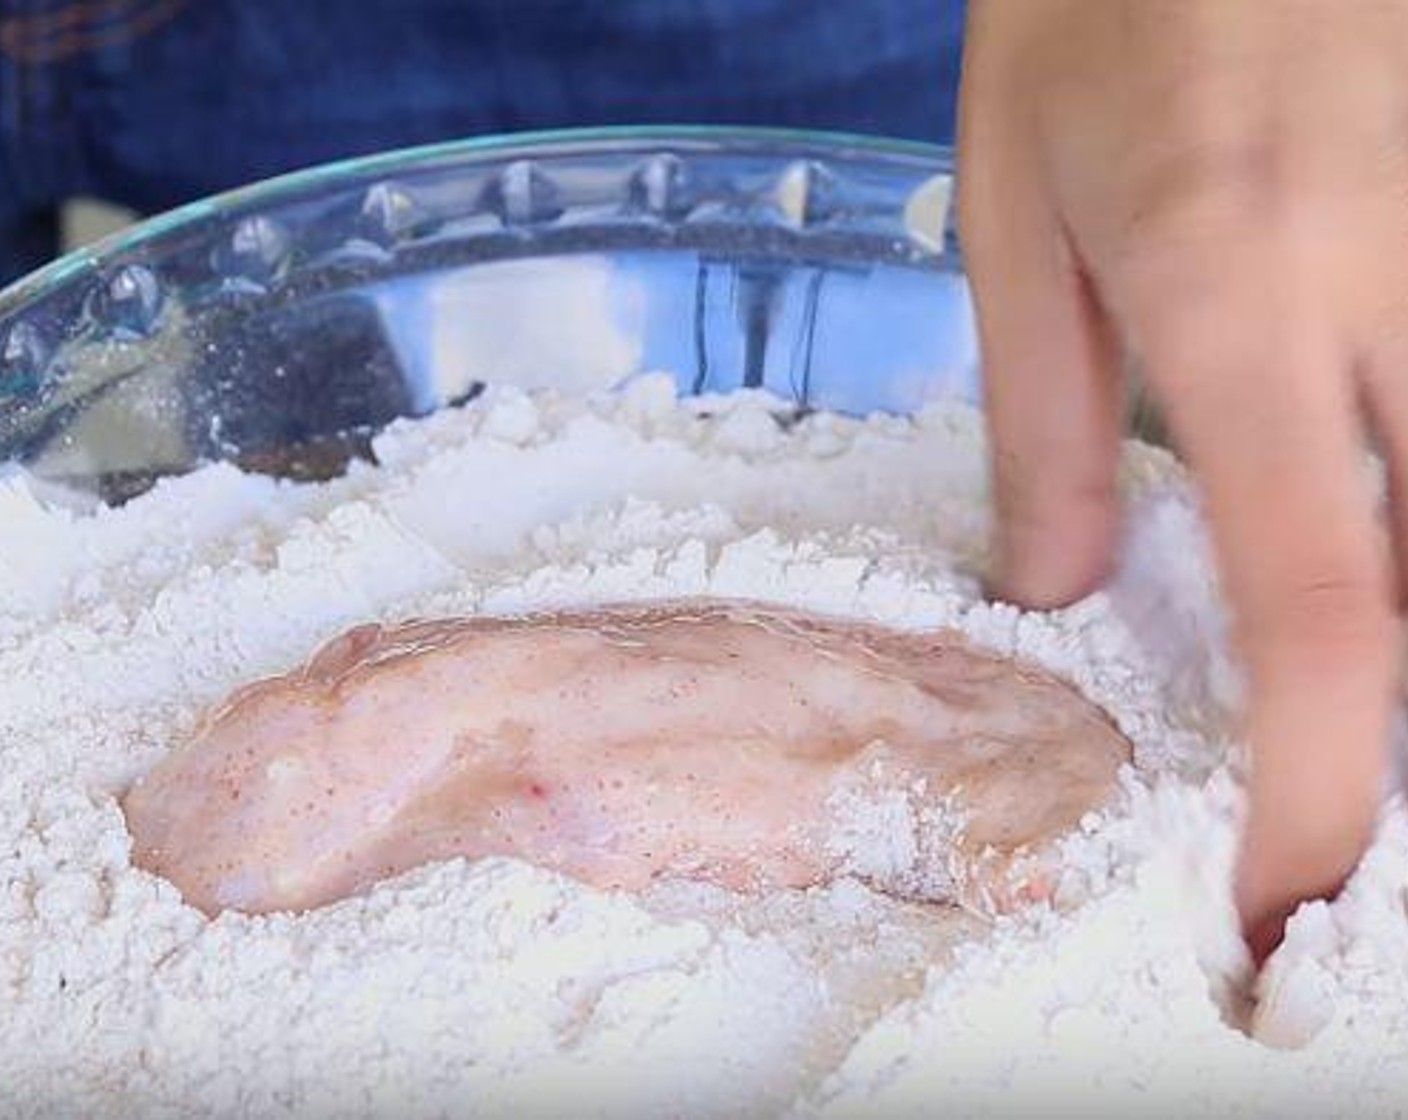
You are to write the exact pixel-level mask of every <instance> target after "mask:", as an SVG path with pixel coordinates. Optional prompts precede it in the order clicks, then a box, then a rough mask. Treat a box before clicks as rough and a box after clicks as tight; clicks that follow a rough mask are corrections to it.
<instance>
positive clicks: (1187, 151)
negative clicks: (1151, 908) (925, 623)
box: [962, 0, 1408, 955]
mask: <svg viewBox="0 0 1408 1120" xmlns="http://www.w3.org/2000/svg"><path fill="white" fill-rule="evenodd" d="M1351 7H1353V11H1352V12H1346V11H1344V10H1342V8H1341V7H1340V6H1336V5H1316V4H1298V5H1264V4H1228V3H1225V2H1220V0H1179V2H1177V3H1153V2H1151V0H1109V2H1107V3H1100V4H1092V3H1089V2H1088V0H1049V2H1047V3H1041V4H1034V3H1029V2H1027V0H976V2H975V3H974V4H973V5H972V7H971V8H970V39H969V43H968V48H967V55H966V58H965V77H964V96H965V98H966V99H967V104H965V105H964V108H963V124H964V137H963V151H962V156H963V160H964V176H965V178H966V180H967V182H966V184H965V185H964V186H963V200H964V202H965V205H966V209H965V222H964V231H965V237H966V241H965V250H966V252H967V254H968V257H969V259H970V261H971V263H972V268H973V273H974V290H975V294H976V297H977V300H978V304H979V319H980V324H981V331H982V340H983V346H984V360H985V365H986V372H987V377H988V387H989V395H990V407H991V409H992V425H993V432H994V437H995V445H996V446H995V455H996V476H997V482H998V492H997V499H998V505H999V514H1000V517H999V520H1000V521H1001V524H1002V530H1003V538H1002V544H1003V547H1002V550H1001V551H1002V559H1003V565H1004V566H1003V572H1002V581H1001V582H1002V585H1001V586H1000V588H999V589H1000V590H1003V591H1007V592H1008V593H1010V594H1012V595H1013V596H1014V597H1016V598H1018V599H1019V600H1021V601H1023V602H1026V603H1028V604H1033V605H1041V606H1050V605H1053V604H1055V603H1059V602H1062V601H1064V600H1065V599H1067V598H1069V597H1071V596H1072V595H1075V594H1078V593H1079V592H1080V591H1082V590H1086V589H1087V588H1086V586H1085V582H1086V580H1088V579H1091V578H1093V577H1094V576H1096V575H1097V574H1098V572H1099V565H1098V564H1097V563H1095V562H1094V557H1095V556H1097V555H1098V549H1095V548H1093V547H1092V543H1091V542H1093V541H1094V540H1095V539H1096V538H1097V537H1098V536H1099V532H1098V531H1097V529H1098V528H1099V527H1101V526H1107V525H1108V524H1109V520H1108V514H1107V512H1105V511H1106V510H1107V508H1108V505H1109V503H1108V495H1109V490H1108V481H1107V480H1108V472H1107V470H1106V464H1107V463H1108V462H1109V461H1110V459H1111V457H1112V452H1111V450H1110V447H1109V442H1108V431H1107V428H1106V424H1108V423H1109V419H1110V418H1111V417H1112V416H1114V415H1115V413H1114V411H1113V410H1112V409H1110V408H1109V407H1108V405H1107V404H1106V403H1105V402H1106V401H1107V400H1108V398H1107V397H1106V396H1105V395H1104V390H1103V389H1097V388H1096V387H1098V386H1104V385H1105V384H1107V382H1108V372H1107V371H1108V370H1109V369H1110V368H1111V363H1110V362H1109V360H1108V356H1107V352H1106V347H1105V346H1104V345H1102V344H1101V343H1100V342H1099V340H1100V339H1101V338H1103V337H1108V335H1109V333H1110V332H1109V331H1107V330H1106V329H1105V327H1104V325H1103V320H1101V319H1100V318H1099V317H1098V316H1097V315H1096V314H1095V311H1094V308H1095V307H1096V306H1097V303H1098V307H1099V308H1101V309H1102V310H1103V312H1104V314H1105V316H1107V317H1108V322H1109V323H1110V324H1112V325H1113V327H1114V331H1115V333H1116V334H1117V337H1118V339H1119V341H1120V343H1121V345H1122V346H1123V347H1124V348H1125V349H1126V350H1127V351H1128V352H1129V353H1130V355H1131V356H1132V357H1133V358H1134V359H1135V360H1137V361H1139V362H1140V364H1141V366H1142V367H1143V368H1144V369H1145V371H1146V374H1147V376H1148V379H1149V382H1150V384H1151V387H1152V389H1153V390H1154V393H1155V395H1156V396H1157V397H1158V398H1159V401H1160V403H1161V405H1162V406H1163V408H1164V410H1165V412H1166V413H1167V415H1168V419H1169V421H1170V424H1171V427H1172V430H1173V433H1174V436H1175V439H1176V442H1177V444H1178V446H1179V448H1180V450H1182V451H1183V452H1184V453H1185V454H1186V456H1187V458H1188V459H1189V460H1190V462H1191V464H1192V466H1193V468H1194V471H1195V473H1196V475H1197V476H1198V480H1199V482H1200V483H1201V486H1202V489H1203V491H1204V493H1205V495H1206V498H1207V506H1208V512H1209V514H1210V516H1211V520H1212V523H1213V530H1214V537H1215V541H1216V545H1217V549H1218V552H1219V558H1220V562H1221V567H1222V572H1223V575H1224V577H1225V582H1226V588H1227V592H1228V599H1229V601H1230V604H1231V607H1232V612H1233V615H1234V618H1235V622H1236V626H1237V633H1238V637H1239V639H1240V641H1239V644H1240V648H1241V652H1242V654H1243V658H1244V660H1245V663H1246V667H1247V670H1248V676H1249V680H1250V685H1251V690H1250V698H1249V699H1250V704H1249V709H1248V728H1247V731H1248V740H1249V742H1250V745H1251V748H1252V752H1253V756H1254V757H1253V765H1252V767H1251V777H1250V789H1249V792H1250V805H1251V808H1250V819H1249V822H1248V828H1247V832H1246V837H1245V847H1244V857H1243V860H1242V865H1241V873H1240V882H1239V901H1240V907H1241V911H1242V917H1243V921H1244V923H1245V927H1246V932H1247V935H1248V938H1249V941H1250V942H1251V946H1252V948H1253V949H1254V950H1256V951H1257V952H1258V954H1259V955H1264V954H1265V952H1266V951H1268V949H1269V948H1270V947H1271V946H1272V945H1274V944H1275V942H1276V941H1278V940H1279V937H1280V931H1281V927H1282V925H1283V920H1284V918H1285V916H1286V914H1287V913H1289V912H1290V910H1291V909H1293V908H1294V907H1295V906H1296V905H1297V903H1299V902H1300V901H1302V900H1304V899H1306V898H1310V897H1324V896H1326V895H1330V894H1333V893H1335V892H1336V891H1337V890H1338V889H1339V887H1340V885H1341V884H1342V883H1343V882H1344V880H1345V878H1346V877H1347V875H1348V874H1349V873H1350V871H1351V870H1352V869H1353V867H1354V865H1355V863H1356V861H1357V860H1358V858H1359V855H1360V854H1361V853H1362V852H1363V850H1364V848H1365V845H1366V844H1367V842H1368V839H1369V837H1370V834H1371V831H1372V828H1373V825H1374V821H1375V817H1376V809H1377V804H1378V798H1379V793H1380V788H1381V786H1380V783H1381V780H1382V776H1383V773H1384V770H1385V763H1386V757H1387V749H1386V744H1387V738H1388V722H1389V714H1390V711H1391V708H1392V704H1393V701H1394V696H1395V690H1394V679H1395V668H1396V652H1395V645H1396V642H1395V623H1394V617H1393V612H1394V605H1395V602H1394V584H1395V582H1396V581H1395V580H1394V579H1393V578H1392V577H1391V574H1390V573H1391V570H1392V565H1391V563H1390V561H1389V551H1390V550H1389V547H1388V540H1387V536H1386V534H1385V533H1384V532H1383V529H1382V526H1381V524H1380V522H1379V520H1378V518H1377V516H1376V511H1375V510H1374V508H1373V499H1372V493H1371V489H1370V487H1369V486H1368V484H1367V480H1366V478H1365V477H1364V472H1363V470H1362V464H1363V460H1362V456H1363V448H1364V442H1365V438H1364V437H1365V430H1364V425H1363V423H1362V420H1361V411H1360V409H1361V403H1362V402H1361V393H1362V389H1363V383H1362V381H1361V375H1362V374H1363V372H1364V371H1365V367H1366V366H1367V367H1368V373H1369V375H1370V384H1369V386H1368V389H1369V391H1368V393H1367V394H1363V395H1367V396H1368V398H1369V404H1370V407H1371V411H1372V412H1373V413H1374V420H1375V421H1376V422H1377V423H1378V424H1380V425H1381V427H1382V429H1383V436H1384V440H1383V442H1384V444H1385V446H1386V447H1387V448H1388V450H1389V455H1390V460H1391V470H1390V477H1391V490H1392V491H1393V494H1394V495H1395V497H1396V499H1397V500H1398V506H1399V513H1398V515H1397V517H1396V521H1397V523H1398V525H1399V526H1400V536H1408V526H1405V525H1404V518H1405V516H1408V515H1405V514H1404V513H1403V511H1402V506H1403V495H1404V493H1405V491H1408V484H1405V480H1408V469H1405V465H1408V405H1405V399H1408V391H1405V390H1404V389H1402V388H1401V386H1402V384H1403V376H1404V374H1403V373H1402V372H1401V370H1400V371H1398V372H1396V373H1393V374H1388V373H1386V372H1385V369H1384V367H1385V365H1386V364H1387V365H1392V364H1393V363H1394V362H1395V361H1396V360H1397V359H1395V358H1393V357H1391V356H1390V357H1388V358H1387V359H1385V358H1383V357H1380V356H1379V354H1380V352H1381V351H1392V350H1394V349H1395V347H1396V348H1397V349H1398V350H1399V351H1400V352H1401V351H1402V350H1403V347H1402V346H1401V345H1400V344H1399V343H1398V342H1397V341H1395V340H1397V339H1401V338H1403V337H1404V336H1405V335H1404V332H1403V331H1401V330H1397V329H1394V328H1392V327H1390V329H1388V330H1387V331H1384V330H1383V329H1382V324H1383V323H1384V322H1388V323H1390V324H1392V323H1397V322H1401V321H1402V319H1403V317H1404V316H1403V311H1402V309H1403V308H1404V307H1405V306H1408V276H1405V270H1404V269H1403V268H1402V267H1401V266H1400V265H1399V263H1398V262H1399V261H1400V260H1401V259H1402V258H1403V252H1402V248H1403V246H1404V244H1405V238H1408V222H1406V221H1405V219H1404V218H1403V216H1402V215H1403V212H1404V208H1403V199H1404V197H1405V191H1408V139H1405V133H1404V130H1403V106H1404V105H1405V104H1408V6H1405V5H1402V4H1377V5H1370V4H1361V5H1353V6H1351ZM1067 246H1068V247H1069V252H1063V251H1062V250H1063V248H1064V247H1067ZM1080 277H1087V278H1089V283H1088V284H1086V283H1084V282H1082V281H1080V280H1078V279H1077V278H1080ZM1092 290H1093V291H1094V293H1095V297H1096V298H1092V296H1091V295H1090V292H1091V291H1092ZM1093 402H1099V403H1093ZM1058 521H1059V524H1057V523H1056V522H1058ZM1404 566H1405V569H1408V561H1405V565H1404Z"/></svg>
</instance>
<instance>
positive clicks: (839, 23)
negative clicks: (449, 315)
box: [0, 0, 964, 282]
mask: <svg viewBox="0 0 1408 1120" xmlns="http://www.w3.org/2000/svg"><path fill="white" fill-rule="evenodd" d="M963 15H964V3H963V0H0V282H3V281H4V280H5V279H7V278H12V277H14V276H15V275H18V274H19V273H21V272H22V271H25V270H27V269H28V268H30V267H33V266H34V265H36V264H38V263H40V262H41V261H42V260H43V259H44V257H46V256H47V255H49V254H50V253H51V252H52V250H53V247H54V246H53V217H52V215H53V212H54V207H55V206H56V204H57V203H59V202H61V201H62V200H63V199H65V198H67V197H70V196H72V195H75V194H80V193H83V194H91V195H96V196H98V197H101V198H106V199H109V200H112V201H115V202H120V203H123V204H126V205H129V206H132V207H135V208H136V209H138V210H141V211H152V210H157V209H164V208H166V207H169V206H173V205H176V204H178V203H181V202H184V201H187V200H189V199H191V198H193V197H197V196H199V195H202V194H207V193H209V192H211V191H214V190H219V189H224V188H227V187H230V186H234V185H236V184H239V183H243V182H248V181H250V180H252V179H257V178H262V177H264V176H267V175H272V174H276V173H278V172H281V171H286V170H289V169H291V168H295V167H300V166H305V165H308V164H312V163H317V162H321V161H324V160H328V159H334V158H340V157H345V156H350V155H356V154H360V153H365V152H371V151H376V150H378V149H384V148H392V147H401V146H404V145H408V144H417V143H422V142H428V141H433V140H443V139H447V138H451V137H459V136H469V135H474V134H481V133H487V132H499V131H505V130H513V129H528V128H556V127H566V126H572V125H603V124H636V123H671V124H693V123H727V124H768V125H779V126H798V127H815V128H836V129H846V130H851V131H859V132H874V133H884V134H889V135H895V136H905V137H912V138H917V139H926V140H934V141H948V140H951V138H952V133H953V121H954V101H955V97H956V91H957V83H958V68H959V51H960V43H961V36H962V24H963Z"/></svg>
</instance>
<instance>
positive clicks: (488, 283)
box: [0, 128, 978, 501]
mask: <svg viewBox="0 0 1408 1120" xmlns="http://www.w3.org/2000/svg"><path fill="white" fill-rule="evenodd" d="M951 186H952V160H951V157H950V154H949V153H948V152H947V151H945V150H942V149H938V148H933V147H929V146H926V145H920V144H913V143H906V142H899V141H890V140H880V139H873V138H866V137H856V136H845V135H835V134H825V133H806V132H790V131H788V132H781V131H770V130H755V129H712V128H708V129H683V128H678V129H610V130H601V131H577V132H560V133H545V134H525V135H521V136H507V137H496V138H489V139H481V140H470V141H463V142H456V143H449V144H442V145H436V146H432V147H428V148H418V149H411V150H408V151H404V152H392V153H388V154H385V155H377V156H372V157H368V158H364V159H358V160H352V161H348V162H344V163H338V164H332V165H328V166H324V167H319V168H314V169H311V170H308V171H304V172H299V173H296V174H293V175H288V176H284V177H282V178H279V179H274V180H270V181H268V182H265V183H260V184H256V185H254V186H251V187H247V188H245V189H242V190H237V191H234V192H231V193H229V194H225V195H221V196H218V197H215V198H212V199H209V200H206V201H202V202H197V203H194V204H192V205H189V206H186V207H183V208H182V209H180V210H176V211H173V212H172V213H170V214H166V215H163V216H161V217H157V218H153V219H151V220H149V221H147V222H144V223H142V224H140V225H138V226H135V227H133V228H132V229H131V230H130V231H127V232H125V233H122V234H119V235H118V236H116V237H114V238H110V239H108V240H107V241H105V242H102V243H100V244H99V245H97V246H95V247H93V248H92V249H89V250H82V251H79V252H76V253H73V254H70V255H69V256H67V257H65V258H63V259H61V260H59V261H57V262H55V263H54V264H53V265H50V266H49V267H47V268H45V269H42V270H41V271H39V272H36V273H34V274H32V275H31V276H29V277H27V278H25V279H24V280H21V281H20V282H19V283H17V284H15V285H13V286H12V287H10V288H9V289H7V290H6V291H4V292H3V293H0V463H5V462H18V463H22V464H24V465H25V466H26V467H27V468H28V469H29V470H31V471H33V472H34V473H35V474H37V475H39V476H40V477H43V478H46V479H51V480H54V481H61V482H64V483H66V484H68V485H70V486H77V487H81V488H83V489H87V490H92V491H96V492H97V493H99V494H101V495H102V496H103V497H104V498H105V499H107V500H110V501H116V500H121V499H123V498H125V497H128V496H130V495H131V494H134V493H138V492H140V491H141V490H143V489H145V488H146V487H147V486H149V485H150V484H151V483H152V482H153V481H154V480H155V479H157V478H159V477H161V476H163V475H168V474H175V473H180V472H183V471H186V470H189V469H191V468H192V467H194V466H197V465H199V464H200V463H203V462H209V461H212V460H221V459H224V460H232V461H235V462H238V463H240V464H241V465H242V466H244V467H246V468H247V469H255V470H265V471H269V472H271V473H277V474H281V475H286V476H289V477H327V476H330V475H332V474H335V473H337V472H338V471H339V470H340V469H341V468H342V467H343V466H345V464H346V462H347V460H348V458H349V457H351V456H357V455H365V454H367V453H368V447H369V441H370V436H371V434H373V433H374V432H375V431H376V430H377V429H379V428H380V427H381V426H383V425H385V424H386V423H388V422H389V421H391V420H392V419H394V418H396V417H400V416H415V415H422V414H425V413H428V412H431V411H434V410H435V409H438V408H443V407H446V406H451V405H455V404H458V403H462V402H464V401H466V400H468V399H470V398H472V397H473V396H475V395H476V394H477V393H478V392H480V391H481V390H482V388H483V387H484V386H485V385H486V384H493V383H506V384H514V385H520V386H524V387H532V388H540V387H554V388H557V389H560V390H563V391H567V392H593V391H599V390H602V389H608V388H611V387H613V386H616V385H619V384H621V383H623V382H625V381H627V380H628V379H630V378H632V377H634V376H637V375H639V374H642V373H645V372H652V371H665V372H669V373H671V374H672V375H673V376H675V377H676V379H677V381H678V383H679V386H680V388H681V390H682V391H683V392H685V393H706V392H726V391H730V390H734V389H739V388H765V389H768V390H770V391H772V392H773V393H775V394H777V395H778V396H780V397H782V398H783V399H784V400H786V401H788V402H790V405H791V407H795V408H797V409H800V410H806V409H831V410H835V411H840V412H846V413H853V414H863V413H868V412H872V411H888V412H899V413H904V412H911V411H914V410H915V409H917V408H919V407H920V406H921V405H922V404H923V403H924V402H925V401H928V400H930V399H933V398H935V397H939V396H957V397H960V398H963V399H967V400H971V401H976V400H977V398H978V380H977V344H976V338H975V332H974V327H973V320H972V313H971V307H970V304H969V298H968V289H967V284H966V281H965V279H964V276H963V269H962V262H961V259H960V256H959V253H958V248H957V242H956V239H955V237H954V233H953V228H952V222H951V215H950V206H949V199H950V195H951Z"/></svg>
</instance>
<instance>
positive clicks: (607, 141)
mask: <svg viewBox="0 0 1408 1120" xmlns="http://www.w3.org/2000/svg"><path fill="white" fill-rule="evenodd" d="M642 143H644V144H653V143H678V144H685V145H710V144H713V145H717V146H718V147H720V148H730V147H732V148H744V149H746V148H767V147H770V146H778V147H793V148H799V149H804V150H805V149H814V150H815V151H816V153H817V154H818V155H819V156H822V155H824V153H826V152H828V151H829V152H840V151H849V152H855V153H859V154H861V155H873V156H876V157H879V158H882V159H891V160H894V159H899V160H905V161H913V162H916V163H924V164H927V165H929V166H931V167H933V168H935V169H936V170H937V171H939V172H940V173H949V174H951V173H952V171H953V164H954V157H953V149H952V148H951V147H949V146H947V145H943V144H932V143H929V142H927V141H922V140H907V139H900V138H897V137H891V136H883V135H876V134H867V133H856V132H842V131H831V130H826V129H807V128H771V127H758V126H734V125H668V124H661V125H609V126H604V127H599V128H561V129H542V130H525V131H522V132H496V133H490V134H487V135H484V136H471V137H466V138H462V139H456V140H444V141H438V142H435V143H431V144H420V145H415V146H412V147H405V148H393V149H388V150H386V151H381V152H374V153H371V154H369V155H363V156H354V157H351V158H349V159H341V160H334V161H331V162H328V163H320V164H313V165H312V166H309V167H305V168H300V169H298V170H294V171H289V172H285V173H284V174H281V175H275V176H273V177H271V178H267V179H260V180H256V181H255V182H252V183H249V184H247V185H245V186H241V187H235V188H233V189H232V190H228V191H222V192H219V193H217V194H212V195H207V196H206V197H204V198H200V199H196V200H195V201H192V202H188V203H185V204H184V205H181V206H178V207H175V208H174V209H171V210H167V211H165V212H162V213H158V214H154V215H152V216H151V217H148V218H144V219H142V220H140V221H138V222H135V223H133V224H132V225H131V226H128V227H126V228H124V229H122V230H119V231H118V232H116V233H113V234H110V235H108V236H107V237H105V238H102V239H100V240H98V241H96V242H94V243H92V244H90V245H85V246H81V247H79V248H76V249H74V250H72V251H70V252H68V253H66V254H64V255H63V256H60V257H57V258H56V259H54V260H53V261H51V262H49V263H48V264H46V265H42V266H41V267H39V268H38V269H36V270H35V271H33V272H30V273H27V274H26V275H24V276H22V277H20V278H19V279H17V280H15V281H13V282H12V283H11V284H10V285H8V286H7V287H5V288H0V319H5V318H8V317H9V316H12V315H14V314H16V313H17V312H19V311H21V310H22V309H23V307H24V306H25V305H26V304H28V303H30V302H33V301H37V300H40V299H42V298H44V296H46V295H47V294H48V293H50V292H52V291H53V290H54V289H56V288H60V287H62V286H63V285H65V284H66V283H68V282H70V281H71V280H74V279H76V278H78V277H80V276H84V275H91V274H93V273H94V272H96V271H100V270H101V269H102V268H103V267H104V266H105V265H106V264H108V263H109V262H110V261H112V260H113V259H114V258H117V257H121V256H123V255H125V254H127V253H130V252H132V251H133V250H136V249H139V248H141V247H142V246H144V245H146V244H147V243H149V242H151V241H154V240H157V239H159V238H162V237H165V236H166V235H168V234H171V233H173V232H176V231H179V230H181V229H182V228H184V227H188V226H191V225H194V224H196V223H197V222H201V221H205V220H207V219H211V218H219V217H222V216H228V215H231V214H234V213H236V212H239V211H244V212H249V211H252V210H258V209H260V208H261V207H263V206H267V205H271V204H274V203H277V202H279V201H281V200H284V199H287V198H290V197H293V196H296V195H299V194H302V193H304V192H306V191H308V190H310V189H313V188H320V187H327V188H333V187H337V186H339V185H347V184H350V183H354V182H356V181H357V180H359V179H363V178H367V177H371V176H374V175H395V174H397V173H405V172H408V171H416V170H421V169H426V168H433V167H436V166H439V165H442V164H451V163H457V162H462V161H466V160H467V161H469V162H475V161H478V160H480V159H503V158H505V157H511V156H512V155H514V154H515V153H517V154H520V155H521V156H522V157H523V158H532V157H535V156H536V157H543V156H547V155H554V154H565V153H568V152H571V153H574V154H580V153H584V152H597V153H600V154H610V153H611V152H612V151H613V150H617V149H619V150H620V152H621V154H623V155H624V154H627V153H628V152H630V151H631V150H632V149H633V148H634V147H636V146H638V145H640V144H642Z"/></svg>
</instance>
